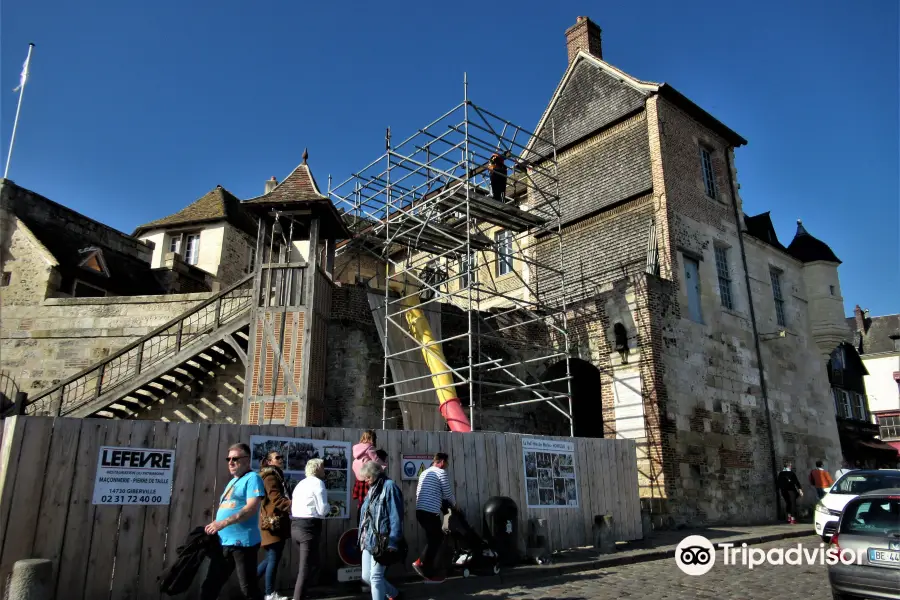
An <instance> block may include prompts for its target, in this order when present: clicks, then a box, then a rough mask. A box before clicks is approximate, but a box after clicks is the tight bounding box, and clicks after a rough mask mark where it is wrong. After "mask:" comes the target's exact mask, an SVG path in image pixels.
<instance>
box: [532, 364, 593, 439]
mask: <svg viewBox="0 0 900 600" xmlns="http://www.w3.org/2000/svg"><path fill="white" fill-rule="evenodd" d="M569 373H570V374H571V376H572V413H573V415H572V417H573V420H574V421H575V435H576V436H577V437H590V438H602V437H603V402H602V398H601V391H600V390H601V387H600V370H599V369H597V367H595V366H594V365H592V364H591V363H589V362H587V361H586V360H582V359H580V358H570V359H569ZM565 376H566V361H564V360H561V361H559V362H557V363H554V364H552V365H550V367H549V368H548V369H547V370H546V371H545V372H544V374H543V375H542V376H541V381H553V380H554V379H562V378H564V377H565ZM547 388H548V389H550V390H552V391H554V392H558V393H565V391H566V382H565V381H557V382H554V383H548V384H547Z"/></svg>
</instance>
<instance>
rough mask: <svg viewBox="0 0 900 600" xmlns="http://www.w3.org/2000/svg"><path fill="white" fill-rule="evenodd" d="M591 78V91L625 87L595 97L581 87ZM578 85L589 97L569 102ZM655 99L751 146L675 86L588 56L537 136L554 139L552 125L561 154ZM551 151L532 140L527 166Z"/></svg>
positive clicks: (577, 62)
mask: <svg viewBox="0 0 900 600" xmlns="http://www.w3.org/2000/svg"><path fill="white" fill-rule="evenodd" d="M586 68H587V69H588V70H589V71H593V73H591V74H588V75H585V71H584V70H585V69H586ZM586 78H587V79H591V80H593V81H592V82H591V85H592V86H594V87H599V82H601V81H602V80H606V81H607V82H613V81H614V82H616V83H619V84H621V85H619V86H617V88H618V89H615V88H612V87H609V86H605V87H606V90H605V91H602V92H600V91H599V90H595V91H594V93H590V92H588V91H587V88H586V86H584V85H583V83H582V84H579V83H578V82H579V81H581V82H583V81H584V80H585V79H586ZM572 82H575V83H576V86H575V87H581V88H583V89H585V92H587V93H580V92H579V93H576V94H574V96H576V97H573V98H567V96H572V95H573V94H572V93H571V92H570V91H569V90H566V93H563V90H564V89H566V88H568V87H569V86H570V85H571V84H572ZM654 94H660V95H661V96H664V97H666V98H667V99H668V100H670V101H671V102H673V103H674V104H676V105H677V106H679V107H680V108H681V109H682V110H684V111H685V112H686V113H688V114H689V115H691V116H692V117H693V118H695V119H697V120H698V121H699V122H700V123H703V124H704V125H706V126H707V127H709V128H710V129H712V130H713V131H715V132H717V133H718V134H719V135H721V136H722V137H723V138H725V139H726V140H727V141H728V142H729V143H730V144H732V145H734V146H743V145H745V144H746V143H747V140H745V139H744V138H743V137H741V136H740V135H738V134H737V133H736V132H734V131H733V130H731V129H730V128H728V127H727V126H725V125H724V124H723V123H722V122H721V121H719V120H718V119H716V118H715V117H713V116H712V115H711V114H709V113H708V112H706V111H705V110H703V109H702V108H700V107H699V106H698V105H696V104H695V103H694V102H692V101H691V100H690V99H689V98H687V97H686V96H685V95H684V94H682V93H681V92H679V91H678V90H676V89H675V88H674V87H672V86H671V85H669V84H667V83H655V82H652V81H642V80H640V79H637V78H636V77H632V76H631V75H629V74H628V73H626V72H625V71H622V70H621V69H619V68H617V67H614V66H613V65H611V64H609V63H608V62H606V61H604V60H602V59H600V58H598V57H596V56H594V55H592V54H589V53H587V52H584V51H580V52H579V53H578V55H577V56H576V57H575V59H574V60H573V61H572V62H571V64H570V65H569V66H568V68H567V69H566V72H565V74H564V75H563V77H562V79H561V80H560V82H559V84H558V85H557V86H556V90H555V91H554V92H553V96H552V97H551V98H550V102H549V103H548V105H547V108H546V109H545V110H544V113H543V114H542V115H541V119H540V121H539V122H538V125H537V127H535V131H536V132H537V133H538V136H539V137H540V138H543V139H545V140H547V139H550V138H551V133H552V129H551V128H550V124H551V122H552V123H553V124H554V126H555V128H556V146H557V150H559V149H561V148H563V147H564V146H566V145H569V144H572V143H575V142H577V141H579V140H580V139H583V138H584V137H586V136H587V135H590V134H591V133H592V132H594V131H597V130H598V129H602V128H603V127H605V126H606V125H608V124H610V123H613V122H614V121H615V120H616V119H617V118H621V117H623V116H626V115H627V114H629V112H633V111H634V110H638V109H640V108H643V106H644V105H645V102H646V98H647V97H649V96H652V95H654ZM629 109H630V110H629ZM565 121H573V125H571V126H570V125H565V124H563V122H565ZM604 121H605V123H604ZM545 149H546V144H545V143H542V142H541V140H540V139H536V138H532V139H531V140H530V141H529V144H528V148H527V150H526V151H525V153H524V156H525V158H526V160H537V159H538V157H537V156H535V154H534V153H537V154H543V152H542V150H545Z"/></svg>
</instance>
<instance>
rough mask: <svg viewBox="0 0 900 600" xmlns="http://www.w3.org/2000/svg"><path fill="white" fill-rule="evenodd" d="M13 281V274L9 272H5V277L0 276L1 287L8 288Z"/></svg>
mask: <svg viewBox="0 0 900 600" xmlns="http://www.w3.org/2000/svg"><path fill="white" fill-rule="evenodd" d="M11 281H12V273H10V272H9V271H4V272H3V275H2V276H0V287H6V286H8V285H9V284H10V282H11Z"/></svg>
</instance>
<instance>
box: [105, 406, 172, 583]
mask: <svg viewBox="0 0 900 600" xmlns="http://www.w3.org/2000/svg"><path fill="white" fill-rule="evenodd" d="M154 424H155V423H154V422H153V421H135V423H134V425H133V426H132V430H131V438H130V440H129V442H128V444H129V446H131V447H132V448H153V447H154V446H153V443H152V442H153V426H154ZM160 425H164V424H163V423H160ZM146 515H147V507H146V505H140V504H132V505H127V506H123V507H122V513H121V515H120V516H119V532H118V537H117V538H116V548H115V570H114V572H113V581H112V589H111V591H110V594H111V597H112V598H115V599H116V600H119V599H120V598H121V599H122V600H132V599H134V598H136V597H137V595H138V590H139V587H138V584H139V582H140V577H139V575H140V573H141V548H142V546H143V532H144V520H145V517H146ZM152 570H153V569H152V568H150V567H148V568H147V572H148V573H149V572H152Z"/></svg>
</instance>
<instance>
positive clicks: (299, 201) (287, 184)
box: [242, 150, 350, 240]
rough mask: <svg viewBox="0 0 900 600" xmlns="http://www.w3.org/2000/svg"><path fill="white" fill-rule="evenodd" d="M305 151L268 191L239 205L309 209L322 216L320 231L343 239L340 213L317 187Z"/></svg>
mask: <svg viewBox="0 0 900 600" xmlns="http://www.w3.org/2000/svg"><path fill="white" fill-rule="evenodd" d="M308 157H309V153H308V152H306V151H305V150H304V152H303V162H302V163H300V164H299V165H297V168H295V169H294V170H293V171H291V174H290V175H288V176H287V177H286V178H285V179H284V181H282V182H281V183H279V184H278V185H276V186H275V189H273V190H272V191H271V192H269V193H267V194H263V195H262V196H257V197H256V198H250V199H249V200H245V201H244V202H243V203H242V205H243V206H244V207H246V208H248V209H250V210H265V209H266V208H268V207H272V208H279V209H281V210H291V209H309V210H311V211H313V212H315V213H316V214H317V215H318V216H319V218H320V219H321V220H322V228H323V229H322V234H323V235H325V236H330V237H333V238H334V239H336V240H343V239H347V238H349V237H350V232H349V231H348V230H347V227H346V226H345V224H344V221H343V219H342V218H341V214H340V213H339V212H338V210H337V208H335V206H334V204H333V203H332V202H331V199H329V198H328V197H327V196H325V195H323V194H322V192H320V191H319V186H318V185H317V184H316V180H315V177H313V174H312V170H311V169H310V168H309V165H308V164H307V162H306V159H307V158H308Z"/></svg>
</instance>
